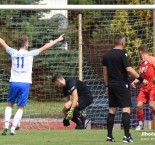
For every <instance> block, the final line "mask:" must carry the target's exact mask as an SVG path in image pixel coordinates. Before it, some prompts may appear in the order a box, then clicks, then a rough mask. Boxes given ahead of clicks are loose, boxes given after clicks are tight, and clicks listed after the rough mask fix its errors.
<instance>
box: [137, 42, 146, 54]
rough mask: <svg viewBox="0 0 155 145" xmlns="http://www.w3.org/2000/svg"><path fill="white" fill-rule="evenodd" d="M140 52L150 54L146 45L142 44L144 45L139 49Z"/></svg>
mask: <svg viewBox="0 0 155 145" xmlns="http://www.w3.org/2000/svg"><path fill="white" fill-rule="evenodd" d="M138 51H142V52H144V53H148V47H147V46H146V45H144V44H142V45H140V46H139V47H138Z"/></svg>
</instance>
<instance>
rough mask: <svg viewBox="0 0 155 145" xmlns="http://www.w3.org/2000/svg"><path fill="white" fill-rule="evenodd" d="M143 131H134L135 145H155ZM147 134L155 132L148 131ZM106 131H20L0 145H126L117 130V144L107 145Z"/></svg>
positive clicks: (1, 138) (2, 138)
mask: <svg viewBox="0 0 155 145" xmlns="http://www.w3.org/2000/svg"><path fill="white" fill-rule="evenodd" d="M142 132H144V130H143V131H134V130H132V131H131V133H132V137H133V138H134V145H142V144H147V145H154V144H155V136H150V137H148V136H147V137H146V136H141V134H142ZM146 132H149V133H151V132H153V130H152V131H146ZM106 134H107V132H106V130H44V131H39V130H38V131H28V130H19V131H17V134H16V135H15V136H10V135H9V134H8V135H6V136H2V135H1V136H0V145H109V144H114V145H122V144H123V145H124V144H126V143H123V142H122V138H123V131H122V130H115V131H114V137H115V140H116V142H114V143H107V142H106V141H105V140H106Z"/></svg>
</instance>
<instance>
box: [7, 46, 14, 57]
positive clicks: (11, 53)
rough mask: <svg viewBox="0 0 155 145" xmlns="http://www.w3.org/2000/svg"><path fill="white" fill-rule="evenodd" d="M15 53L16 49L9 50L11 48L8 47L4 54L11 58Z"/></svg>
mask: <svg viewBox="0 0 155 145" xmlns="http://www.w3.org/2000/svg"><path fill="white" fill-rule="evenodd" d="M16 51H17V50H16V49H13V48H11V47H8V48H7V49H6V52H7V53H8V54H9V55H10V56H12V55H13V54H14V53H15V52H16Z"/></svg>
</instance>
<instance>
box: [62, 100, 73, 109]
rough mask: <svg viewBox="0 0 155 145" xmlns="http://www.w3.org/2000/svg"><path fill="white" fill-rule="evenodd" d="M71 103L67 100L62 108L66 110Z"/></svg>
mask: <svg viewBox="0 0 155 145" xmlns="http://www.w3.org/2000/svg"><path fill="white" fill-rule="evenodd" d="M71 105H72V102H71V101H68V102H66V103H65V105H64V108H65V109H66V110H67V109H69V108H70V107H71Z"/></svg>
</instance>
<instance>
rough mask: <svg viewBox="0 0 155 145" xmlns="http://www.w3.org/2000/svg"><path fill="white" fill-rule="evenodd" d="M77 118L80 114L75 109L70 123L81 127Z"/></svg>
mask: <svg viewBox="0 0 155 145" xmlns="http://www.w3.org/2000/svg"><path fill="white" fill-rule="evenodd" d="M78 118H80V112H79V110H77V109H76V108H75V109H74V112H73V118H72V121H73V122H75V123H76V124H77V125H81V122H80V120H79V119H78Z"/></svg>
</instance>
